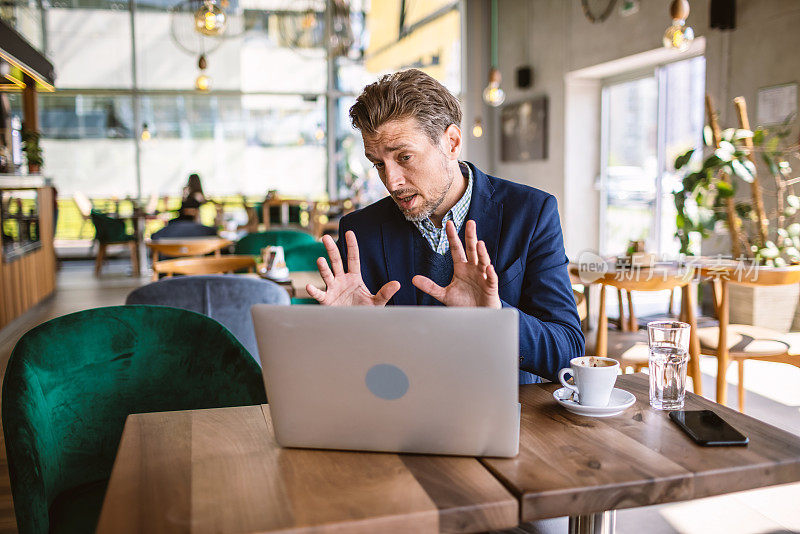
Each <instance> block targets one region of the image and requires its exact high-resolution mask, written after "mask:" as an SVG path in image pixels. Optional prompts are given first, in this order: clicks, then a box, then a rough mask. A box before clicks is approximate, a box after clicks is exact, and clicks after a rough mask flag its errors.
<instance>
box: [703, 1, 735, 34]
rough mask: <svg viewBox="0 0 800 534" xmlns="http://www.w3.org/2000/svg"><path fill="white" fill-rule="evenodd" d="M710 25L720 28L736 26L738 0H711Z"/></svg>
mask: <svg viewBox="0 0 800 534" xmlns="http://www.w3.org/2000/svg"><path fill="white" fill-rule="evenodd" d="M709 25H710V26H711V27H712V28H717V29H718V30H733V29H735V28H736V0H711V11H710V13H709Z"/></svg>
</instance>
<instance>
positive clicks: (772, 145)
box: [765, 137, 781, 154]
mask: <svg viewBox="0 0 800 534" xmlns="http://www.w3.org/2000/svg"><path fill="white" fill-rule="evenodd" d="M780 142H781V138H780V137H770V138H769V139H768V140H767V143H766V146H765V148H766V149H767V153H769V154H773V153H775V152H777V150H778V143H780Z"/></svg>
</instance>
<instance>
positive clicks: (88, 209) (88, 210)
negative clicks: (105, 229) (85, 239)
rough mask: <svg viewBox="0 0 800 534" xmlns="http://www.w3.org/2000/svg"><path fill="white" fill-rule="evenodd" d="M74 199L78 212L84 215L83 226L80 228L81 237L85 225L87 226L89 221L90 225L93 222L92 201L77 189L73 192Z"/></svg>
mask: <svg viewBox="0 0 800 534" xmlns="http://www.w3.org/2000/svg"><path fill="white" fill-rule="evenodd" d="M72 201H73V202H75V206H76V207H77V208H78V212H79V213H80V214H81V217H82V220H81V227H80V229H79V230H78V239H80V238H81V236H83V227H84V226H86V224H87V223H88V224H89V225H91V224H92V209H93V206H92V201H91V200H89V197H87V196H86V195H84V194H83V193H81V192H80V191H75V193H73V194H72Z"/></svg>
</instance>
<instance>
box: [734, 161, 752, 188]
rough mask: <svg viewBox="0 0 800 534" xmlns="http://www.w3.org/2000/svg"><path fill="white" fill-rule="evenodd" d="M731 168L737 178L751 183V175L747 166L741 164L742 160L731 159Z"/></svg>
mask: <svg viewBox="0 0 800 534" xmlns="http://www.w3.org/2000/svg"><path fill="white" fill-rule="evenodd" d="M731 169H733V173H734V174H736V176H738V177H739V178H741V179H742V180H744V181H745V182H747V183H748V184H751V183H753V180H754V178H753V175H752V174H750V171H749V170H747V167H745V166H744V165H742V162H741V161H739V160H738V159H735V160H733V161H731Z"/></svg>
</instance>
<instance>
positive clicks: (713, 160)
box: [703, 154, 727, 170]
mask: <svg viewBox="0 0 800 534" xmlns="http://www.w3.org/2000/svg"><path fill="white" fill-rule="evenodd" d="M725 163H727V160H726V161H722V160H721V159H719V158H718V157H717V156H716V154H711V155H710V156H708V157H707V158H706V160H705V161H704V162H703V170H706V169H716V168H717V167H719V166H720V165H723V164H725Z"/></svg>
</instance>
